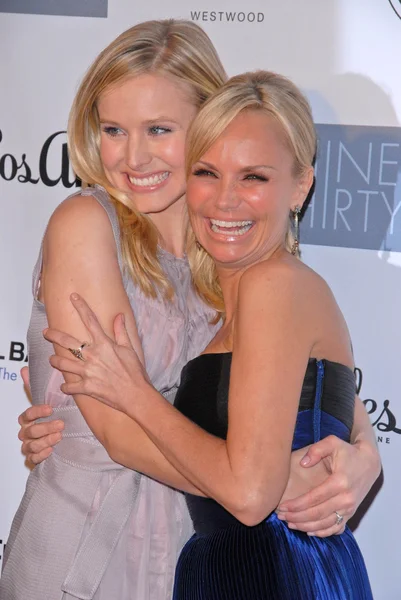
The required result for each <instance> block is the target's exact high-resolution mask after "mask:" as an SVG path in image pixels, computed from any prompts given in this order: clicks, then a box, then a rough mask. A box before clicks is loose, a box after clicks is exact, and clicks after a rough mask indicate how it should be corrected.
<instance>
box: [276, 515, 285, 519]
mask: <svg viewBox="0 0 401 600" xmlns="http://www.w3.org/2000/svg"><path fill="white" fill-rule="evenodd" d="M276 515H277V518H278V519H280V521H285V515H284V513H276Z"/></svg>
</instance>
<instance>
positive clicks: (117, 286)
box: [40, 196, 197, 493]
mask: <svg viewBox="0 0 401 600" xmlns="http://www.w3.org/2000/svg"><path fill="white" fill-rule="evenodd" d="M73 291H75V292H77V291H78V292H79V293H81V294H85V297H86V298H87V300H88V302H89V304H90V305H91V307H92V308H93V309H94V310H95V311H96V313H97V315H98V317H99V320H100V323H101V324H102V326H103V327H104V330H105V331H106V333H108V334H109V335H113V321H114V316H115V314H116V313H124V314H125V316H126V327H127V331H128V334H129V337H130V340H131V342H132V344H133V347H134V348H135V350H136V351H137V352H138V354H139V356H140V357H141V360H142V361H143V355H142V348H141V346H140V343H139V339H138V334H137V330H136V324H135V319H134V316H133V313H132V310H131V306H130V304H129V300H128V297H127V295H126V293H125V290H124V286H123V282H122V278H121V273H120V269H119V265H118V258H117V249H116V245H115V241H114V237H113V233H112V229H111V226H110V222H109V219H108V217H107V214H106V212H105V210H104V209H103V208H102V207H101V206H100V205H99V204H98V202H97V201H96V200H95V199H94V198H92V197H90V196H87V197H82V196H75V197H73V198H70V199H68V200H67V201H65V202H64V203H62V204H61V205H60V206H59V207H58V208H57V210H56V211H55V213H54V214H53V216H52V218H51V220H50V222H49V226H48V229H47V232H46V236H45V240H44V253H43V270H42V276H41V287H40V299H41V300H42V301H43V302H44V304H45V307H46V313H47V318H48V322H49V325H50V327H53V328H56V329H62V330H66V331H69V332H71V333H72V334H73V335H74V336H75V337H76V338H77V339H78V340H81V341H82V342H83V341H88V342H90V341H91V340H90V339H89V337H88V330H87V329H86V328H85V326H84V324H83V323H82V321H81V319H80V318H79V316H78V314H77V313H76V311H75V310H74V309H73V307H72V306H71V302H70V294H71V292H73ZM55 350H56V353H57V354H59V355H60V356H71V354H70V353H69V352H68V350H65V349H63V348H61V347H60V346H56V347H55ZM64 378H65V380H66V382H74V381H77V376H76V375H74V374H71V373H68V372H64ZM74 400H75V402H76V403H77V405H78V407H79V409H80V411H81V412H82V414H83V416H84V418H85V420H86V422H87V423H88V425H89V427H90V428H91V430H92V431H93V433H94V434H95V436H96V437H97V439H98V440H99V441H100V442H101V443H102V444H103V445H104V446H105V448H106V450H107V451H108V452H109V454H110V456H111V458H112V459H113V460H114V461H115V462H120V456H119V453H118V450H117V451H116V452H113V450H112V449H113V438H114V436H116V435H117V436H124V437H127V438H128V437H129V438H130V439H132V440H133V447H132V451H131V454H130V459H131V460H130V464H129V466H130V467H132V468H134V469H135V470H137V471H145V472H146V473H148V474H149V475H150V476H152V477H154V478H156V479H160V480H161V481H163V482H165V483H168V484H169V485H171V486H174V487H179V488H181V489H184V490H188V491H191V492H193V493H197V490H196V488H194V486H193V485H190V484H189V483H188V482H187V481H186V480H185V478H184V477H183V476H182V475H181V474H180V473H178V472H177V471H176V469H174V468H173V467H172V466H171V465H170V464H169V463H168V461H167V460H166V459H165V458H164V457H163V456H162V454H161V453H160V452H159V451H158V450H157V449H156V448H155V447H154V444H152V443H151V441H150V440H149V437H148V436H147V435H146V434H145V433H144V431H143V430H142V429H141V428H140V427H139V426H138V425H137V424H136V423H135V422H134V421H132V419H129V418H128V417H127V416H126V415H124V414H122V413H120V412H118V411H115V410H112V409H110V408H109V407H107V406H104V405H101V404H100V403H99V402H97V401H96V400H94V399H93V398H91V397H89V396H85V395H82V394H77V395H74Z"/></svg>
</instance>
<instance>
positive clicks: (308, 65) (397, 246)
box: [0, 0, 401, 600]
mask: <svg viewBox="0 0 401 600" xmlns="http://www.w3.org/2000/svg"><path fill="white" fill-rule="evenodd" d="M107 4H108V6H107ZM107 9H108V10H107ZM10 10H13V11H14V13H10V12H7V11H10ZM26 13H37V14H26ZM49 13H53V15H51V14H49ZM54 13H57V14H54ZM66 13H68V16H67V14H66ZM95 13H96V15H97V16H93V15H94V14H95ZM63 14H64V15H65V16H62V15H63ZM74 14H75V15H81V16H72V15H74ZM89 15H92V16H89ZM106 15H107V16H106ZM165 17H181V18H187V19H193V20H196V21H197V22H198V23H199V24H200V25H201V26H203V27H204V29H205V30H206V31H207V32H208V33H209V35H210V36H211V38H212V40H213V42H214V43H215V44H216V47H217V49H218V51H219V53H220V55H221V57H222V60H223V62H224V64H225V65H226V67H227V71H228V73H229V74H235V73H238V72H241V71H244V70H248V69H255V68H268V69H272V70H276V71H278V72H280V73H283V74H285V75H288V76H289V77H291V78H292V79H293V80H294V81H295V82H296V83H297V84H298V85H300V86H301V88H302V89H303V90H304V91H305V92H306V93H307V95H308V97H309V99H310V101H311V104H312V108H313V112H314V117H315V121H316V123H318V124H319V127H318V130H319V135H320V138H321V147H320V152H319V160H318V172H317V181H318V184H317V188H316V194H315V198H314V199H313V201H312V204H311V206H310V207H309V209H308V211H307V213H306V215H305V218H304V219H303V223H302V234H303V241H304V244H303V252H304V254H303V255H304V259H305V260H306V261H307V262H308V263H309V264H310V265H311V266H313V267H314V268H315V269H317V270H318V271H319V272H320V273H322V274H323V276H324V277H325V278H326V279H327V280H328V282H329V283H330V285H331V286H332V288H333V291H334V293H335V295H336V297H337V299H338V301H339V303H340V306H341V308H342V309H343V312H344V314H345V316H346V318H347V321H348V324H349V327H350V330H351V334H352V338H353V343H354V349H355V355H356V362H357V365H358V367H359V368H360V369H361V371H362V373H363V377H362V387H361V397H362V398H364V399H366V406H367V408H368V410H369V412H370V413H371V419H372V423H373V424H374V427H375V430H376V432H377V435H378V440H379V447H380V451H381V455H382V459H383V465H384V485H383V487H382V489H381V490H380V491H379V493H378V495H377V496H376V498H375V499H374V501H373V503H372V505H371V506H370V508H369V510H368V511H367V513H366V515H365V516H364V518H363V519H362V522H361V523H360V525H359V527H358V528H357V531H356V535H357V538H358V541H359V543H360V545H361V548H362V551H363V553H364V556H365V558H366V562H367V567H368V570H369V574H370V577H371V581H372V585H373V590H374V597H375V600H399V599H400V598H401V572H400V568H399V552H398V538H399V537H400V534H401V526H400V525H399V519H398V507H399V498H400V493H401V478H400V477H399V459H398V457H399V456H400V450H401V435H400V434H401V394H400V391H401V385H400V382H399V379H398V374H399V370H400V356H401V318H400V314H399V306H400V305H401V254H400V253H401V211H399V207H400V204H401V183H400V181H399V179H400V173H401V151H400V144H401V129H400V128H399V127H400V126H399V121H400V119H401V77H400V72H399V57H400V56H401V18H400V17H401V2H400V0H392V2H390V1H389V0H326V1H325V2H322V1H321V0H308V2H296V1H295V0H280V2H275V1H274V0H249V1H247V2H245V1H244V0H213V1H211V0H202V1H200V0H197V1H195V0H172V2H170V3H165V2H163V1H162V0H153V2H148V3H139V2H132V1H131V0H108V3H107V0H101V1H100V0H86V1H85V2H82V1H79V0H57V1H53V0H0V52H1V56H2V60H1V62H0V131H1V133H0V203H1V204H0V256H1V262H0V265H1V270H0V290H1V294H0V307H1V310H0V418H1V423H2V424H3V433H2V436H1V438H0V477H1V495H0V539H1V540H2V542H3V543H4V541H5V540H6V538H7V536H8V531H9V527H10V523H11V519H12V517H13V515H14V512H15V510H16V508H17V506H18V503H19V500H20V498H21V496H22V493H23V490H24V485H25V480H26V476H27V470H26V468H25V466H24V460H23V457H22V456H21V454H20V449H19V442H18V440H17V438H16V434H17V430H18V426H17V422H16V420H17V415H18V414H19V413H20V412H21V411H22V410H23V409H25V408H26V407H27V405H28V402H27V400H26V398H25V396H24V393H23V390H22V385H21V380H20V379H19V375H18V372H19V369H20V367H21V366H22V365H23V364H24V362H23V361H24V360H25V358H26V356H25V336H26V329H27V324H28V320H29V315H30V308H31V287H30V280H31V271H32V267H33V264H34V262H35V259H36V254H37V251H38V247H39V243H40V238H41V235H42V233H43V230H44V227H45V225H46V222H47V220H48V217H49V215H50V213H51V212H52V211H53V209H54V208H55V206H56V205H57V204H58V203H59V202H60V201H61V200H63V198H64V197H65V196H66V195H67V194H68V193H70V191H72V189H74V188H71V189H68V188H69V186H70V187H71V186H72V185H73V184H74V176H73V174H72V173H71V172H70V171H69V169H68V162H67V159H66V155H65V146H64V144H65V134H64V133H63V132H64V131H65V127H66V120H67V115H68V110H69V107H70V104H71V102H72V99H73V96H74V92H75V90H76V88H77V84H78V82H79V80H80V78H81V77H82V75H83V73H84V71H85V69H86V68H87V66H88V65H89V64H90V62H91V61H92V60H93V58H94V57H95V56H96V55H97V53H98V52H99V51H100V50H101V49H102V48H103V47H104V46H105V45H106V44H107V43H108V42H110V41H111V40H112V39H113V38H114V37H116V36H117V34H119V33H120V32H121V31H123V30H124V29H126V28H127V27H128V26H130V25H133V24H135V23H138V22H140V21H143V20H147V19H152V18H165ZM329 125H330V126H329ZM355 126H358V127H355ZM58 132H61V133H58ZM55 134H58V135H55ZM52 136H54V137H52ZM306 242H307V244H306ZM397 309H398V310H397ZM2 553H3V551H2V548H1V549H0V555H1V554H2Z"/></svg>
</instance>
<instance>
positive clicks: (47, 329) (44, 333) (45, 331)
mask: <svg viewBox="0 0 401 600" xmlns="http://www.w3.org/2000/svg"><path fill="white" fill-rule="evenodd" d="M48 331H49V328H48V327H46V329H44V330H43V335H46V333H47V332H48Z"/></svg>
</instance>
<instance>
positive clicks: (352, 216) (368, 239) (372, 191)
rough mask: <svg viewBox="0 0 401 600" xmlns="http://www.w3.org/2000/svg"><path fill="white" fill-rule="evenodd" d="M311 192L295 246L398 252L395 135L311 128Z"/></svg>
mask: <svg viewBox="0 0 401 600" xmlns="http://www.w3.org/2000/svg"><path fill="white" fill-rule="evenodd" d="M317 132H318V137H319V146H318V157H317V164H316V187H315V191H314V194H313V196H312V199H311V202H310V204H309V206H308V208H307V210H306V212H305V215H304V218H303V219H302V230H301V242H302V243H305V244H314V245H321V246H340V247H345V248H366V249H372V250H379V249H382V250H395V251H401V210H400V208H401V129H400V128H397V127H359V126H352V125H346V126H345V125H344V126H343V125H317Z"/></svg>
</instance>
